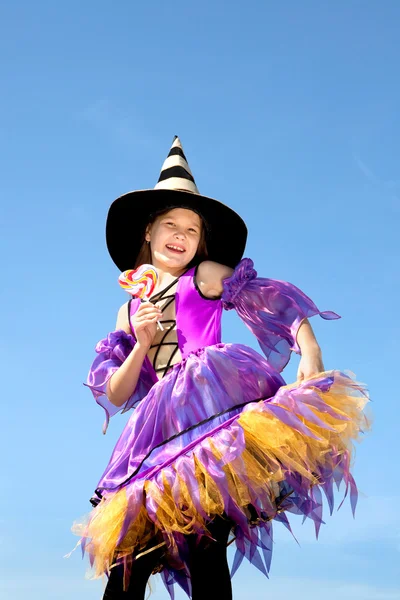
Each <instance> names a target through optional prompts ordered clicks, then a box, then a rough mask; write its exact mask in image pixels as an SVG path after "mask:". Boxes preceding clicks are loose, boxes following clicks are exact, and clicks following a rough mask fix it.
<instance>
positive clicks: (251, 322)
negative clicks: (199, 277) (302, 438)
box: [222, 258, 340, 371]
mask: <svg viewBox="0 0 400 600" xmlns="http://www.w3.org/2000/svg"><path fill="white" fill-rule="evenodd" d="M223 284H224V291H223V294H222V300H223V306H224V308H225V309H226V310H231V309H233V308H234V309H235V310H236V311H237V313H238V315H239V317H240V318H241V319H242V320H243V321H244V323H245V324H246V325H247V327H248V328H249V329H250V331H251V332H252V333H253V334H254V335H255V336H256V338H257V340H258V343H259V344H260V347H261V349H262V351H263V352H264V354H265V356H266V357H267V359H268V362H269V363H270V364H271V365H272V366H273V367H274V368H275V369H276V370H277V371H282V370H283V369H284V367H285V366H286V365H287V363H288V362H289V359H290V354H291V352H296V353H298V354H300V348H299V346H298V343H297V332H298V330H299V327H300V325H301V323H302V321H303V320H304V319H306V318H308V317H312V316H314V315H320V316H321V317H322V318H323V319H340V317H339V315H337V314H336V313H334V312H331V311H326V312H320V311H319V310H318V308H317V307H316V306H315V304H314V302H313V301H312V300H311V299H310V298H309V297H308V296H306V295H305V294H304V293H303V292H302V291H301V290H299V288H297V287H296V286H294V285H292V284H291V283H287V282H285V281H278V280H275V279H265V278H261V277H257V271H255V269H254V268H253V261H252V260H251V259H250V258H244V259H242V260H241V262H240V263H239V264H238V266H237V267H236V269H235V271H234V272H233V274H232V276H231V277H229V278H228V279H225V280H224V282H223Z"/></svg>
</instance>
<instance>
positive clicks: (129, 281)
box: [118, 265, 158, 300]
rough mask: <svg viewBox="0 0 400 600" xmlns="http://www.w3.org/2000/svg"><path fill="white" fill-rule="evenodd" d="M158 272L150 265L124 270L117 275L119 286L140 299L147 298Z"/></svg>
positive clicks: (154, 285)
mask: <svg viewBox="0 0 400 600" xmlns="http://www.w3.org/2000/svg"><path fill="white" fill-rule="evenodd" d="M157 279H158V273H157V271H156V270H155V269H154V267H152V266H151V265H141V266H140V267H138V268H137V269H129V270H128V271H124V272H123V273H121V275H120V276H119V277H118V282H119V284H120V286H121V287H122V288H123V289H124V290H126V291H127V292H128V294H131V295H132V296H136V298H140V299H141V300H148V299H149V298H150V296H151V295H152V293H153V291H154V288H155V287H156V283H157Z"/></svg>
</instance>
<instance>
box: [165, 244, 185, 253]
mask: <svg viewBox="0 0 400 600" xmlns="http://www.w3.org/2000/svg"><path fill="white" fill-rule="evenodd" d="M166 247H167V248H168V250H171V252H176V253H177V254H183V253H184V252H186V250H185V248H182V247H181V246H175V245H174V244H167V245H166Z"/></svg>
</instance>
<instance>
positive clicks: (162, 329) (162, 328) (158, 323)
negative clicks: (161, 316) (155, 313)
mask: <svg viewBox="0 0 400 600" xmlns="http://www.w3.org/2000/svg"><path fill="white" fill-rule="evenodd" d="M143 300H144V301H145V302H150V298H147V296H145V297H144V298H143ZM157 325H158V326H159V328H160V331H164V327H163V326H162V325H161V323H160V321H157Z"/></svg>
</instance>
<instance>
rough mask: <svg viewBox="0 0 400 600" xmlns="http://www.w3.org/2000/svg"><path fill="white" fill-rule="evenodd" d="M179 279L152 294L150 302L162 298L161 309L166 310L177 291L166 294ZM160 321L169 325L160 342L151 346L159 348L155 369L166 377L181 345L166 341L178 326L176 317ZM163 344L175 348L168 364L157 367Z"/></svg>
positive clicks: (155, 301) (155, 359)
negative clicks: (163, 302) (163, 301)
mask: <svg viewBox="0 0 400 600" xmlns="http://www.w3.org/2000/svg"><path fill="white" fill-rule="evenodd" d="M178 279H179V277H178V278H177V279H175V280H174V281H173V282H172V283H170V284H169V285H168V286H167V287H166V288H164V289H163V290H161V292H158V294H155V295H154V296H152V297H151V298H150V302H151V303H152V304H156V303H158V302H160V301H161V300H165V304H163V305H162V306H160V308H161V310H162V311H165V310H166V309H167V308H168V307H169V306H171V304H172V303H173V302H174V301H175V292H174V293H173V294H168V295H166V293H167V292H168V291H169V290H170V289H171V288H172V287H174V285H175V284H176V283H177V281H178ZM159 322H160V323H161V325H168V327H166V328H165V331H164V332H163V336H162V338H161V340H160V342H158V343H157V344H153V345H152V346H150V348H157V350H156V353H155V354H154V357H153V369H154V370H155V372H156V373H160V372H162V371H163V377H164V375H165V374H166V373H167V371H168V370H169V369H170V367H171V363H172V361H173V359H174V356H175V354H176V353H177V352H178V348H179V346H178V342H168V341H166V339H167V337H168V334H169V333H170V332H171V331H174V329H175V328H176V319H165V320H160V321H159ZM162 346H173V350H172V351H171V354H170V356H169V358H168V362H167V364H166V365H165V366H164V367H159V368H156V365H157V358H158V354H159V352H160V350H161V348H162Z"/></svg>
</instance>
